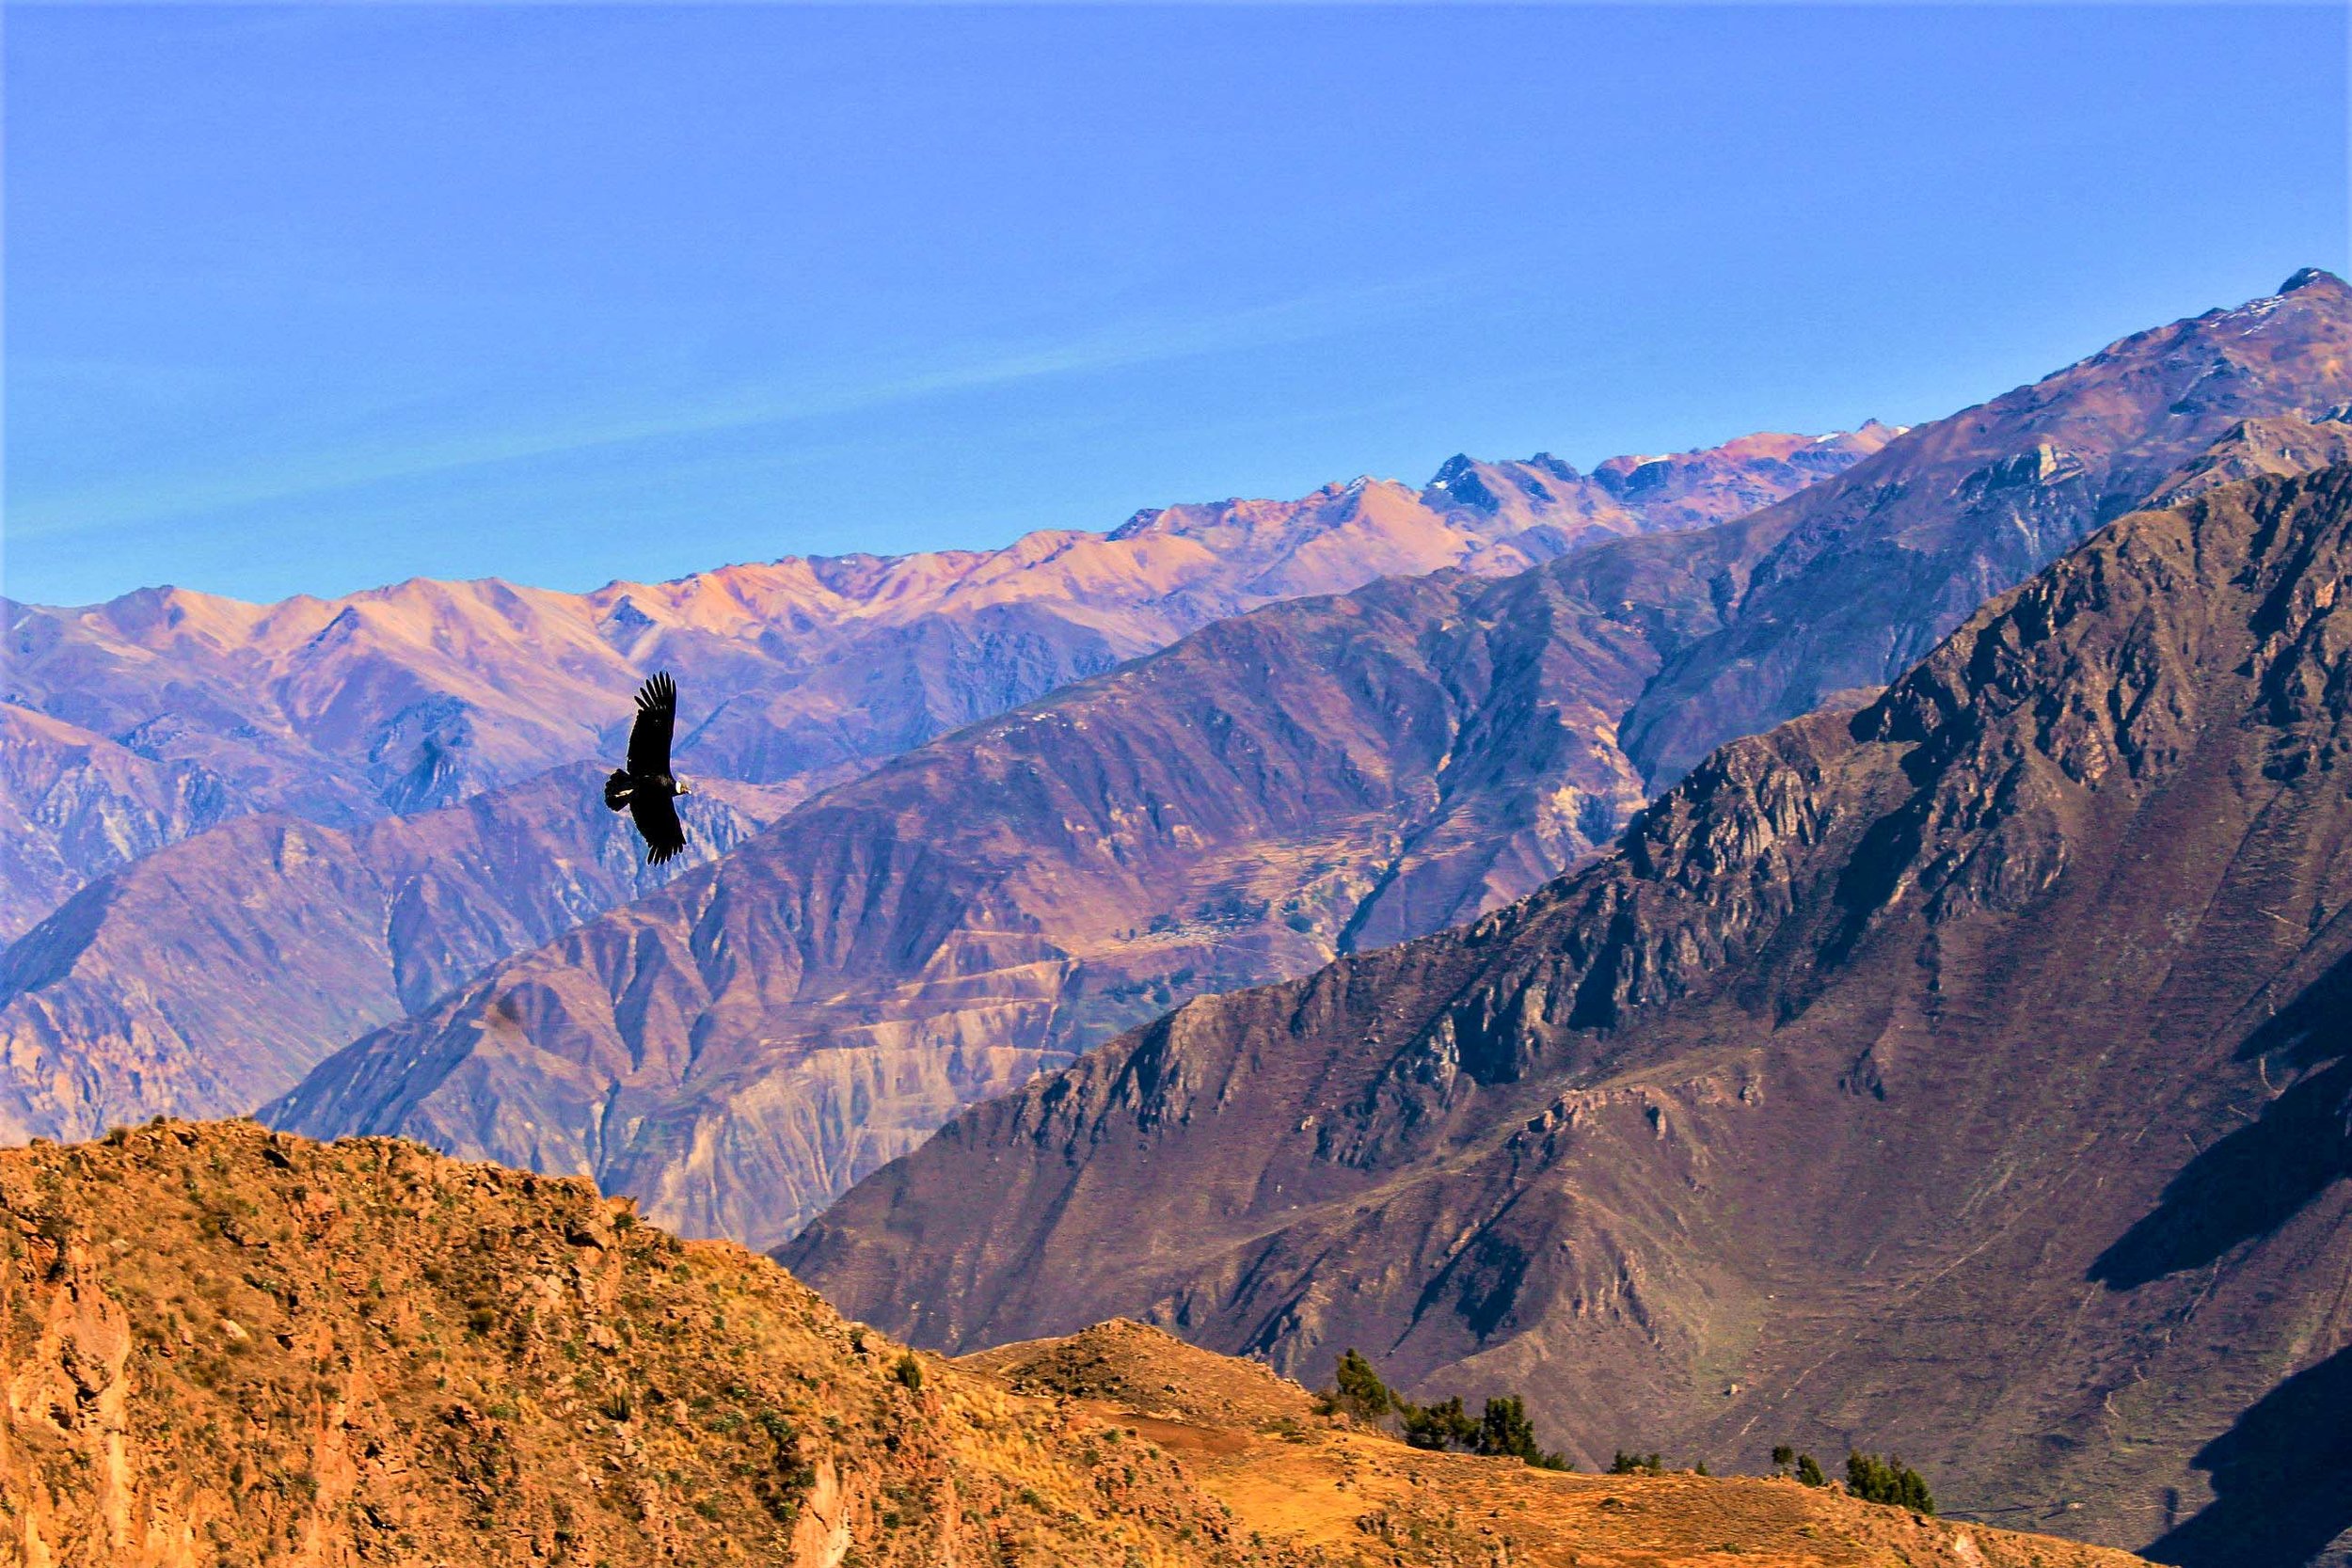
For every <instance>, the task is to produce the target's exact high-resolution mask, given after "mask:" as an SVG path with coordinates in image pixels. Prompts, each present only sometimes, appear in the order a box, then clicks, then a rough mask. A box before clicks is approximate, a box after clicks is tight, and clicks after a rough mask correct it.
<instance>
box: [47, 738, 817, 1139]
mask: <svg viewBox="0 0 2352 1568" xmlns="http://www.w3.org/2000/svg"><path fill="white" fill-rule="evenodd" d="M598 777H599V773H598V769H596V768H594V767H592V766H584V765H583V766H578V767H573V768H558V769H556V770H555V771H554V772H552V773H549V774H545V775H542V776H541V777H540V778H538V779H535V780H532V781H531V782H529V783H527V784H518V785H516V786H514V787H512V788H509V789H504V790H500V791H495V792H493V793H491V794H488V795H482V796H477V797H475V798H474V799H473V800H469V801H468V802H467V803H465V804H464V805H461V806H453V807H446V808H444V809H442V810H440V811H436V812H426V813H423V814H421V815H419V816H408V817H398V818H391V819H388V820H385V821H380V822H377V823H375V824H373V825H372V826H369V827H366V828H359V829H352V830H348V831H343V830H338V829H334V828H323V827H320V826H317V825H316V824H314V823H310V822H305V821H303V820H301V819H300V818H298V817H291V816H283V815H280V814H277V813H269V814H265V815H261V816H242V817H238V818H235V819H233V820H231V821H229V822H226V823H224V824H222V825H220V826H218V827H215V828H213V829H211V830H209V831H207V832H201V833H199V834H197V835H196V836H195V837H193V838H189V839H185V840H183V841H182V842H180V843H178V844H174V845H171V846H169V847H165V848H162V849H159V850H157V851H156V852H154V853H152V854H150V855H148V856H147V857H145V858H144V859H142V860H139V861H138V862H136V863H134V864H132V865H130V866H128V867H126V868H124V869H122V870H119V871H117V872H115V873H113V874H112V875H110V876H107V877H104V878H102V879H99V880H98V881H97V882H96V883H94V884H92V885H91V886H89V887H87V888H85V889H83V890H82V891H81V892H80V893H79V894H77V895H74V896H73V897H72V899H70V900H69V901H68V902H67V903H66V904H65V905H64V906H63V907H62V908H61V909H59V910H58V911H56V913H55V914H53V915H51V916H50V917H49V918H48V919H46V920H44V921H42V922H41V923H40V925H39V926H37V927H34V928H33V930H31V931H30V932H28V933H26V934H25V935H24V936H23V937H22V938H20V939H19V940H18V941H16V942H13V943H11V944H10V945H9V946H8V948H6V949H5V950H0V1141H8V1142H18V1141H22V1140H23V1139H24V1138H27V1137H34V1136H40V1137H53V1138H54V1137H67V1138H77V1137H78V1138H87V1137H95V1136H97V1135H98V1134H99V1133H101V1132H104V1131H105V1130H106V1129H107V1128H108V1127H109V1126H112V1125H114V1124H116V1123H119V1122H129V1121H137V1120H143V1119H145V1118H146V1117H150V1116H153V1115H157V1114H161V1113H171V1114H179V1115H195V1116H225V1115H232V1114H238V1113H242V1112H244V1111H246V1110H249V1109H251V1108H252V1107H253V1106H255V1105H257V1104H259V1103H261V1102H262V1101H264V1100H266V1099H268V1098H270V1097H271V1096H273V1095H276V1094H278V1093H281V1092H283V1091H284V1090H285V1089H286V1088H287V1087H289V1086H291V1085H293V1084H294V1082H295V1081H297V1080H298V1079H299V1078H300V1077H301V1075H302V1074H303V1073H304V1072H305V1071H307V1070H308V1069H310V1067H311V1066H312V1065H313V1064H315V1063H316V1062H317V1061H318V1060H319V1058H320V1057H322V1056H324V1055H325V1054H326V1053H327V1052H328V1051H329V1050H331V1049H332V1048H333V1046H334V1044H335V1042H337V1041H339V1040H343V1039H348V1038H350V1037H352V1036H354V1035H358V1034H364V1033H365V1032H367V1031H368V1030H370V1029H373V1028H376V1027H378V1026H380V1025H382V1024H384V1023H386V1022H390V1021H391V1020H393V1019H396V1018H400V1017H403V1016H405V1013H406V1012H407V1011H408V1010H409V1009H411V1008H414V1007H421V1006H425V1005H426V1004H428V1003H430V1002H431V1001H432V1000H433V999H434V998H436V997H438V996H440V995H442V994H443V993H445V992H446V991H448V990H450V989H451V988H452V987H453V986H455V985H458V984H459V983H461V982H462V981H464V980H465V979H467V978H468V977H469V976H470V975H472V974H475V973H476V972H478V971H479V970H481V969H483V968H485V967H486V966H487V965H489V964H491V963H494V962H496V961H497V960H498V959H499V958H502V957H504V956H505V955H507V954H509V953H512V952H514V951H516V949H518V948H527V947H530V946H532V945H533V944H535V943H537V942H545V941H547V940H548V939H549V938H550V937H553V936H556V935H558V934H560V933H561V932H564V931H566V930H569V929H570V928H571V927H574V926H576V925H578V924H579V923H580V921H582V920H586V919H588V918H590V917H592V916H593V915H595V914H596V913H598V912H599V911H604V910H607V909H610V908H612V906H613V905H615V904H618V903H621V902H624V901H625V900H627V899H629V898H633V897H636V896H638V895H642V894H645V893H650V892H652V891H653V890H654V889H655V888H657V887H659V886H660V885H661V884H662V883H663V882H665V881H667V880H668V879H670V878H671V877H672V876H674V875H675V874H676V873H677V872H678V871H680V870H682V869H684V868H685V866H687V865H691V864H692V863H696V862H699V861H707V860H708V859H710V858H711V857H713V856H714V855H716V854H718V853H719V852H721V851H723V850H724V849H726V848H728V847H731V846H733V845H735V844H739V843H740V842H742V841H743V840H744V839H745V838H747V837H748V836H750V834H751V833H752V832H754V831H755V829H756V828H757V827H758V826H759V825H760V824H761V823H763V822H765V821H767V820H769V819H771V817H773V816H775V815H777V813H778V812H779V810H780V809H781V804H780V802H777V801H774V800H769V799H766V798H764V797H763V795H762V792H761V791H760V790H759V789H758V788H757V787H756V786H754V785H744V784H725V783H719V784H715V785H713V786H712V789H711V792H710V793H708V794H697V795H693V796H690V797H689V798H688V799H687V800H686V802H685V806H686V816H687V820H688V822H689V824H690V826H691V832H692V836H691V840H690V846H689V847H690V858H689V859H688V860H687V861H685V862H683V863H674V864H672V865H668V866H664V867H662V868H661V869H660V870H659V871H656V870H653V869H651V868H649V867H647V866H646V865H645V864H644V856H643V854H642V853H641V851H640V849H639V847H638V845H637V843H636V841H635V837H634V835H633V834H632V832H630V830H629V827H628V821H627V819H626V818H622V817H616V816H612V814H611V813H609V812H607V811H606V810H605V809H604V806H603V804H602V802H601V800H599V799H598V798H597V795H596V785H597V782H598Z"/></svg>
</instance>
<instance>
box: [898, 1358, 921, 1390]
mask: <svg viewBox="0 0 2352 1568" xmlns="http://www.w3.org/2000/svg"><path fill="white" fill-rule="evenodd" d="M890 1375H891V1376H892V1377H895V1378H897V1379H898V1381H899V1383H901V1384H903V1385H904V1386H905V1387H906V1390H907V1392H908V1393H910V1394H919V1393H921V1392H922V1391H923V1363H921V1362H920V1361H917V1360H916V1359H915V1358H914V1352H913V1351H908V1352H906V1353H905V1354H901V1355H900V1356H899V1357H898V1365H897V1366H895V1367H893V1368H891V1369H890Z"/></svg>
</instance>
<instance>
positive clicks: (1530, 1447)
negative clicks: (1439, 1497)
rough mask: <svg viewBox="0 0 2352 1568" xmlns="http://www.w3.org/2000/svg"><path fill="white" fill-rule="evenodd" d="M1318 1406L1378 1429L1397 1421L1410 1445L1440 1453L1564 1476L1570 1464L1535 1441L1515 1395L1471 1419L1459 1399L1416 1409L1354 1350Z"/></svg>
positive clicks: (1344, 1357)
mask: <svg viewBox="0 0 2352 1568" xmlns="http://www.w3.org/2000/svg"><path fill="white" fill-rule="evenodd" d="M1319 1403H1320V1405H1321V1408H1322V1409H1323V1411H1324V1412H1325V1413H1326V1414H1327V1415H1328V1414H1339V1415H1344V1416H1346V1417H1347V1418H1349V1419H1351V1420H1354V1421H1356V1422H1357V1423H1358V1424H1359V1425H1362V1426H1369V1427H1377V1426H1379V1425H1381V1424H1382V1422H1384V1421H1385V1420H1386V1419H1387V1418H1389V1417H1390V1416H1395V1417H1396V1418H1397V1419H1398V1425H1399V1429H1400V1432H1401V1434H1402V1435H1403V1437H1404V1439H1405V1441H1406V1442H1407V1443H1409V1444H1411V1445H1412V1446H1413V1447H1414V1448H1417V1449H1428V1450H1430V1451H1432V1452H1436V1453H1444V1452H1448V1451H1453V1450H1458V1451H1460V1452H1463V1453H1475V1454H1482V1455H1485V1456H1486V1457H1488V1458H1493V1459H1517V1460H1520V1461H1523V1462H1524V1463H1526V1464H1529V1465H1534V1466H1535V1467H1536V1468H1537V1469H1540V1470H1565V1469H1568V1468H1570V1466H1569V1465H1568V1462H1567V1460H1566V1459H1565V1457H1563V1456H1562V1455H1560V1454H1557V1453H1554V1452H1552V1451H1550V1450H1549V1449H1545V1448H1543V1447H1542V1446H1541V1445H1539V1444H1538V1443H1537V1442H1536V1441H1535V1423H1534V1421H1533V1420H1532V1419H1530V1418H1529V1417H1528V1414H1527V1406H1526V1404H1525V1402H1522V1401H1521V1399H1520V1398H1519V1396H1518V1395H1517V1394H1506V1395H1503V1396H1502V1397H1501V1398H1499V1399H1491V1400H1488V1401H1487V1402H1486V1408H1485V1409H1484V1410H1483V1411H1481V1412H1480V1413H1479V1414H1478V1415H1477V1416H1476V1417H1472V1416H1471V1415H1470V1412H1469V1411H1468V1410H1467V1409H1466V1408H1464V1406H1463V1404H1462V1399H1461V1396H1460V1395H1458V1394H1456V1395H1453V1396H1451V1397H1449V1398H1446V1399H1443V1400H1439V1401H1438V1402H1436V1403H1434V1404H1415V1403H1413V1402H1411V1401H1409V1400H1407V1399H1405V1398H1404V1397H1403V1396H1401V1395H1400V1394H1398V1393H1397V1392H1396V1391H1395V1390H1394V1389H1392V1388H1391V1387H1390V1386H1388V1384H1387V1383H1386V1382H1384V1381H1383V1380H1382V1379H1381V1376H1380V1374H1379V1372H1378V1370H1375V1368H1374V1366H1373V1364H1372V1363H1371V1362H1370V1361H1368V1360H1366V1359H1365V1358H1364V1356H1363V1355H1362V1354H1360V1353H1359V1352H1358V1351H1357V1350H1356V1349H1355V1348H1354V1347H1353V1346H1350V1347H1349V1348H1348V1350H1347V1351H1346V1352H1345V1353H1344V1354H1342V1355H1341V1357H1340V1363H1339V1366H1338V1368H1337V1369H1336V1370H1334V1371H1333V1373H1332V1377H1331V1386H1330V1387H1328V1388H1327V1389H1325V1390H1324V1392H1323V1394H1322V1395H1321V1396H1320V1400H1319Z"/></svg>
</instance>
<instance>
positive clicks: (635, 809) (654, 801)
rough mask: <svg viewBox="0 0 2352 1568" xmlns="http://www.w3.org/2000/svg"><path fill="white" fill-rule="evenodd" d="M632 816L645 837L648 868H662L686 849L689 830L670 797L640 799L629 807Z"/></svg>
mask: <svg viewBox="0 0 2352 1568" xmlns="http://www.w3.org/2000/svg"><path fill="white" fill-rule="evenodd" d="M628 815H629V816H631V817H632V818H633V819H635V821H636V823H637V831H638V832H640V833H643V834H644V838H645V863H646V864H648V865H660V863H662V862H664V861H666V860H668V859H669V858H670V857H671V856H673V855H675V854H678V853H680V852H682V851H683V850H684V849H685V848H686V829H685V828H684V827H683V826H681V825H680V824H679V822H678V819H677V807H675V805H673V804H671V803H670V798H669V797H668V796H666V795H652V794H643V795H638V796H636V797H634V798H633V799H631V800H630V801H629V803H628Z"/></svg>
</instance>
